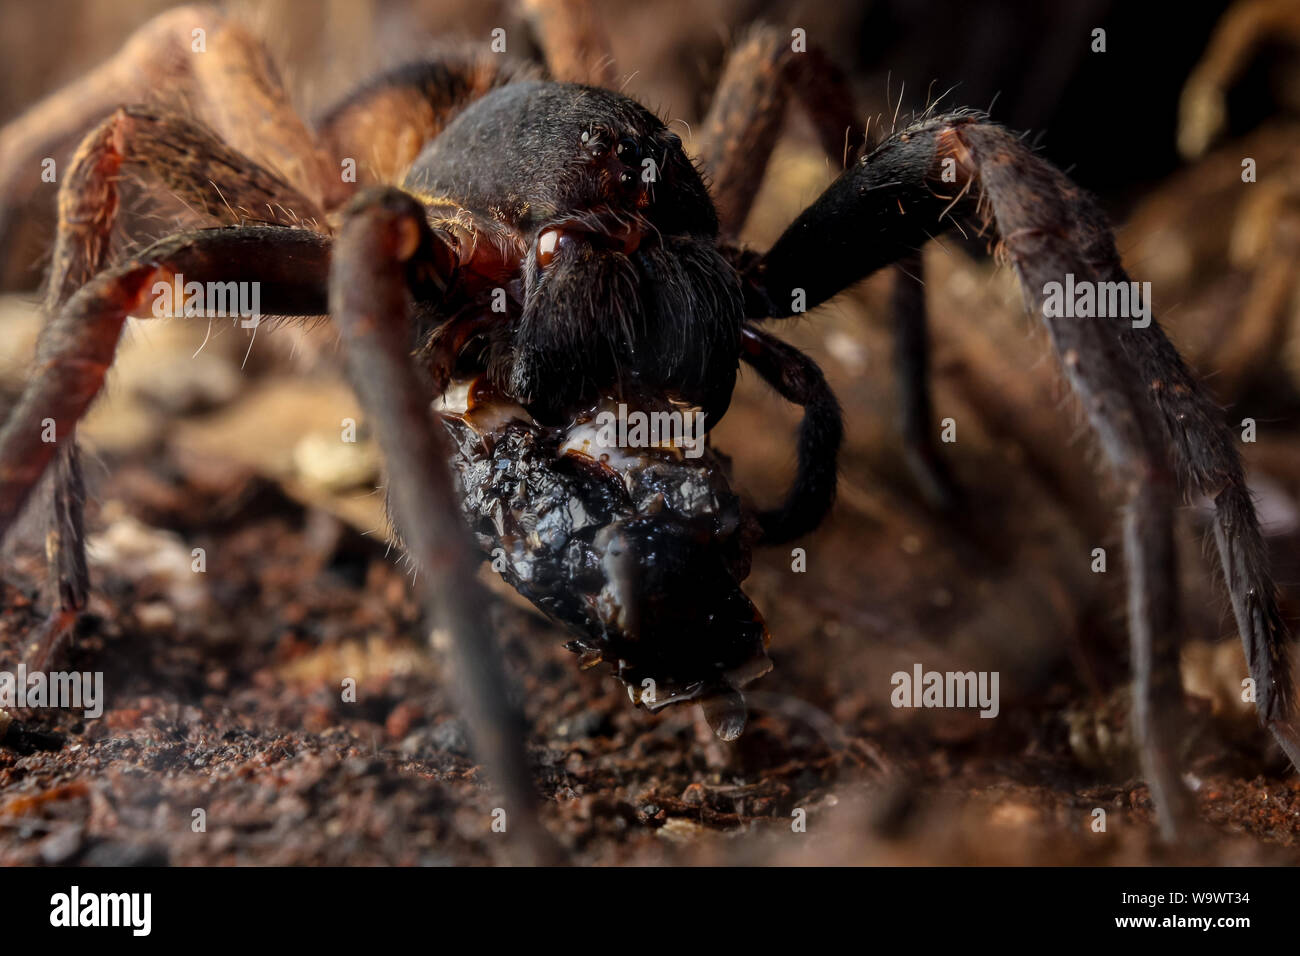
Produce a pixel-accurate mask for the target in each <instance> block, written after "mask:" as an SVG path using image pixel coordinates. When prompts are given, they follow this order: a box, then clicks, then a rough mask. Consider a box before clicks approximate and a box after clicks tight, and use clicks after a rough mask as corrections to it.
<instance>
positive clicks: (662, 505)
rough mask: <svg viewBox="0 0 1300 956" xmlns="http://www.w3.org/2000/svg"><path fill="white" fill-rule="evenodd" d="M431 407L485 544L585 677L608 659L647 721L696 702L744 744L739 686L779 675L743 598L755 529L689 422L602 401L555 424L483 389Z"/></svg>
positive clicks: (640, 402)
mask: <svg viewBox="0 0 1300 956" xmlns="http://www.w3.org/2000/svg"><path fill="white" fill-rule="evenodd" d="M435 410H436V411H437V412H438V413H439V414H440V415H441V416H442V420H443V421H444V422H445V424H446V427H447V429H448V431H449V432H450V433H451V435H452V438H453V440H454V447H455V452H454V455H453V465H454V467H455V469H456V472H457V474H458V475H459V478H460V481H461V485H462V487H463V490H464V510H465V515H466V518H467V519H468V521H469V523H470V527H471V528H472V529H473V531H474V533H475V535H476V536H477V538H478V542H479V545H480V547H481V548H482V549H483V550H484V552H485V553H486V554H488V555H490V556H491V560H492V566H493V569H494V570H495V571H496V572H498V573H499V574H501V576H502V577H503V578H504V579H505V580H506V581H508V582H509V583H510V584H511V585H512V586H513V587H514V588H515V589H516V590H518V591H519V593H520V594H522V595H523V596H524V597H525V598H527V599H528V600H529V601H531V602H532V603H533V605H535V606H536V607H537V608H538V609H540V610H541V611H542V612H544V613H545V614H546V615H548V616H549V617H551V618H552V619H554V620H556V621H558V622H560V623H561V624H563V625H564V626H565V627H567V628H568V629H569V631H570V632H571V633H572V634H573V635H574V639H573V640H572V641H570V642H569V643H568V644H567V645H566V647H568V648H569V649H570V650H572V651H574V652H575V653H578V654H579V655H581V666H583V667H584V668H585V667H591V666H595V665H596V664H599V663H602V662H605V663H608V664H609V665H610V666H611V668H612V669H613V671H614V673H615V674H616V675H617V676H618V678H619V679H620V680H621V681H623V683H624V684H625V685H626V687H627V690H628V695H629V696H630V697H631V699H632V701H633V703H636V704H639V705H641V706H644V707H646V708H647V709H649V710H659V709H660V708H662V707H666V706H668V705H669V704H674V703H680V702H684V701H699V702H700V704H701V706H702V707H703V710H704V714H705V717H706V719H707V720H708V722H709V725H710V726H711V727H712V728H713V730H714V732H715V733H716V734H717V735H718V736H719V737H721V738H722V739H724V740H733V739H735V738H736V737H738V736H739V735H740V733H741V731H742V730H743V729H744V726H745V718H746V710H745V702H744V696H743V694H742V688H744V687H745V685H747V684H749V683H750V682H751V681H754V680H756V679H757V678H759V677H761V676H762V675H764V674H766V673H767V672H768V671H769V670H771V668H772V662H771V660H770V659H769V658H768V656H767V645H768V642H769V635H768V632H767V628H766V626H765V625H764V623H763V618H762V615H761V614H759V612H758V610H757V609H756V608H755V607H754V604H753V603H752V602H751V601H750V599H749V598H748V597H747V596H746V595H745V593H744V591H743V590H741V587H740V582H741V581H743V580H744V579H745V577H746V576H748V574H749V561H750V552H751V549H752V546H753V543H754V541H755V540H756V539H757V537H758V534H759V530H758V527H757V524H756V523H755V522H754V520H753V519H752V517H751V516H750V515H749V513H748V512H747V511H746V510H745V509H743V508H742V506H741V502H740V499H739V498H737V496H736V495H735V494H734V493H732V491H731V488H730V486H729V484H728V480H727V466H726V463H725V460H724V459H723V458H722V457H721V456H720V455H718V454H717V453H715V452H714V451H713V450H712V449H711V448H709V447H708V442H707V440H706V439H705V437H704V435H703V431H702V429H701V430H700V432H699V433H698V434H691V433H690V428H691V427H692V426H691V425H690V424H689V423H690V422H692V421H698V419H692V418H691V416H692V414H693V412H692V411H691V410H689V409H682V408H680V407H676V406H674V405H673V404H672V403H671V402H669V401H667V400H665V399H662V398H658V397H654V396H651V395H648V394H637V395H632V396H629V395H626V394H624V395H621V396H617V397H616V396H612V395H608V396H604V397H602V398H601V399H600V400H599V401H597V402H596V404H595V405H593V406H592V407H590V408H588V409H585V410H584V411H582V412H581V413H580V414H577V415H575V416H573V418H572V420H571V421H570V422H569V423H568V424H566V425H561V426H551V427H547V426H543V425H540V424H538V423H537V422H536V421H535V420H534V419H533V418H532V416H530V415H529V414H528V412H527V411H526V410H525V409H524V408H523V407H522V406H520V405H518V404H517V403H515V402H513V401H512V400H510V399H509V398H506V397H504V396H502V395H501V394H500V393H499V392H497V391H495V390H493V389H492V388H491V387H490V386H488V385H487V384H486V382H485V381H484V380H483V379H481V378H480V379H476V380H474V381H472V382H460V383H457V384H456V385H453V387H452V388H451V389H449V390H448V391H447V393H446V394H445V395H444V396H443V397H442V398H441V399H440V400H439V401H438V402H437V403H436V405H435ZM674 422H675V423H677V424H672V423H674Z"/></svg>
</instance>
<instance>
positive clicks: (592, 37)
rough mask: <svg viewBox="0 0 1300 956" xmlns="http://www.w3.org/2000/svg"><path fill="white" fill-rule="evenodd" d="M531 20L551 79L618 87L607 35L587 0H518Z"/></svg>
mask: <svg viewBox="0 0 1300 956" xmlns="http://www.w3.org/2000/svg"><path fill="white" fill-rule="evenodd" d="M519 5H520V7H521V8H522V10H523V12H524V14H525V15H526V16H527V17H528V18H529V20H530V21H532V24H533V29H534V30H535V31H536V32H537V39H538V41H539V42H540V43H541V47H542V52H543V54H544V56H545V58H546V67H547V71H548V72H549V73H550V75H551V78H552V79H555V80H559V81H561V82H564V83H586V84H587V85H589V86H603V87H607V88H611V89H613V88H617V86H618V83H617V73H616V71H615V69H614V54H613V52H612V51H611V49H610V45H609V36H608V34H607V33H606V32H605V26H604V24H603V23H602V22H601V19H600V17H599V15H598V14H597V12H596V9H595V6H596V5H595V4H593V3H591V2H590V0H519Z"/></svg>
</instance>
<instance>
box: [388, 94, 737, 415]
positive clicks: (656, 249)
mask: <svg viewBox="0 0 1300 956" xmlns="http://www.w3.org/2000/svg"><path fill="white" fill-rule="evenodd" d="M406 186H407V188H408V189H411V190H412V191H413V192H417V193H418V194H421V195H424V196H431V197H447V198H449V199H451V200H452V201H454V202H455V203H456V204H457V205H459V206H461V207H463V208H465V209H468V210H470V211H471V212H472V213H473V214H474V215H475V216H476V217H478V218H480V219H482V220H485V221H489V222H490V223H491V224H492V228H493V229H494V230H497V231H498V232H500V231H504V232H505V233H506V234H508V235H509V236H510V237H511V240H512V243H513V246H514V248H515V249H516V250H517V252H516V253H515V255H516V256H517V260H518V261H517V270H516V273H515V276H516V281H515V282H514V283H512V284H511V286H509V287H508V292H509V293H510V295H511V298H512V299H514V300H515V303H516V306H517V309H516V312H515V320H514V326H513V329H512V334H511V336H510V340H509V347H508V348H506V349H504V350H501V351H500V352H499V354H497V355H495V356H494V357H493V367H492V369H491V370H490V372H491V374H492V376H493V378H494V379H495V380H496V381H497V384H498V385H500V386H501V387H502V388H504V389H505V390H506V391H508V392H509V393H510V394H511V395H513V396H514V397H516V398H518V399H520V400H521V401H523V402H525V403H527V404H528V405H529V407H530V410H532V411H533V413H534V414H535V415H537V416H538V417H539V418H542V419H552V420H554V419H556V418H560V417H563V416H564V415H566V414H567V413H569V412H571V411H572V410H573V409H575V408H579V407H581V406H582V405H583V404H584V403H587V402H589V400H590V398H591V397H592V396H593V395H595V394H596V393H598V392H599V391H601V390H604V389H609V388H611V387H612V388H614V389H624V388H628V387H630V386H632V385H633V384H634V383H639V384H641V385H647V386H649V387H651V388H652V389H654V390H656V391H659V392H661V393H665V394H668V395H670V396H673V397H676V398H680V399H682V400H685V401H687V402H689V403H691V404H698V405H702V406H704V407H705V408H706V410H707V411H708V412H709V414H710V416H711V417H710V424H711V423H712V420H713V419H715V418H716V417H717V416H718V415H720V414H721V412H722V411H723V410H724V409H725V407H726V401H727V399H729V397H730V394H731V388H732V386H733V384H734V382H735V376H736V365H737V355H738V354H739V337H740V325H741V319H742V312H741V306H742V301H741V291H740V284H739V281H738V279H737V277H736V274H735V270H734V269H733V268H732V267H731V266H730V265H729V264H728V263H727V261H726V260H725V259H724V258H723V257H722V255H721V254H720V253H719V251H718V248H717V235H718V219H717V213H716V212H715V210H714V207H713V202H712V200H711V199H710V197H709V193H708V190H707V189H706V188H705V185H704V183H703V181H702V180H701V178H700V175H699V173H698V172H697V171H696V169H695V167H694V165H693V164H692V163H691V160H690V159H689V158H688V157H687V155H686V153H685V152H684V151H683V149H682V144H681V140H680V139H679V138H678V137H677V136H676V135H675V134H674V133H672V132H671V131H669V130H668V128H667V127H666V126H664V124H663V123H662V122H661V121H660V120H659V119H658V118H657V117H656V116H655V115H654V114H653V113H651V112H650V111H649V110H647V109H646V108H645V107H643V106H641V105H640V104H639V103H637V102H636V101H635V100H631V99H629V98H627V97H625V96H620V95H619V94H617V93H612V92H610V91H608V90H602V89H595V88H592V87H586V86H577V85H572V84H560V83H542V82H536V83H518V84H514V85H510V86H506V87H503V88H501V89H499V90H496V91H494V92H493V93H490V94H488V95H487V96H485V97H483V98H482V99H481V100H479V101H477V102H476V103H474V104H473V105H472V106H470V107H469V108H468V109H466V110H465V112H464V113H462V114H461V115H460V116H459V117H457V118H456V120H454V121H453V122H452V123H451V124H449V125H448V127H447V128H446V130H444V131H443V132H442V134H441V135H439V136H438V137H437V138H436V139H435V140H434V141H433V142H432V143H430V144H429V146H428V147H427V148H426V149H425V151H424V152H423V153H422V154H421V156H420V157H419V159H418V160H417V161H416V163H415V165H414V166H413V167H412V170H411V173H410V174H409V175H408V177H407V181H406Z"/></svg>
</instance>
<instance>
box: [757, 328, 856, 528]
mask: <svg viewBox="0 0 1300 956" xmlns="http://www.w3.org/2000/svg"><path fill="white" fill-rule="evenodd" d="M740 349H741V352H740V355H741V358H742V359H744V360H745V361H746V362H747V363H749V365H750V366H752V367H753V368H754V369H755V371H757V372H758V374H760V375H762V376H763V379H764V381H766V382H767V383H768V384H769V385H771V386H772V387H773V388H774V389H776V391H777V393H778V394H780V396H781V397H782V398H784V399H786V400H787V401H789V402H793V403H794V404H796V405H800V406H802V407H803V410H804V417H803V422H802V424H801V425H800V426H799V467H798V471H797V472H796V474H795V481H794V487H792V488H791V489H790V492H789V493H788V494H787V495H786V499H785V501H784V502H783V503H782V504H781V506H780V507H779V508H776V509H774V510H772V511H764V512H761V513H760V514H759V516H758V520H759V524H760V525H761V526H762V528H763V540H764V541H765V542H768V543H770V544H780V543H782V542H785V541H789V540H791V539H793V538H797V537H799V536H800V535H804V534H807V533H808V532H810V531H812V530H813V529H814V528H816V527H817V526H818V525H819V524H821V522H822V519H823V518H825V517H826V514H827V512H829V511H830V510H831V505H833V504H834V503H835V483H836V464H837V461H838V458H839V451H840V442H841V441H842V440H843V437H844V424H843V421H842V420H841V418H840V405H839V402H838V401H836V399H835V395H834V394H833V393H832V392H831V390H830V386H828V385H827V384H826V377H825V376H824V375H822V370H821V369H819V368H818V367H817V364H816V363H815V362H813V360H812V359H810V358H809V357H808V356H806V355H804V354H803V353H802V352H800V351H799V350H798V349H796V348H795V347H794V346H792V345H788V344H786V343H785V342H782V341H781V340H780V339H778V338H777V337H776V336H774V335H770V334H769V333H767V332H764V331H762V330H760V329H757V328H755V327H754V326H752V325H746V326H745V327H744V329H743V330H742V332H741V341H740Z"/></svg>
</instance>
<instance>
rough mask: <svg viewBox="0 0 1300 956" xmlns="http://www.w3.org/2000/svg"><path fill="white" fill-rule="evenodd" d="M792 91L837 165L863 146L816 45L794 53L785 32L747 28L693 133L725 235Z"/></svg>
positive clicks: (847, 95)
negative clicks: (699, 127) (697, 137)
mask: <svg viewBox="0 0 1300 956" xmlns="http://www.w3.org/2000/svg"><path fill="white" fill-rule="evenodd" d="M791 96H793V97H795V98H797V99H798V100H799V103H800V105H801V106H803V108H804V109H805V110H807V112H808V114H809V116H810V117H811V118H812V120H813V124H814V126H815V127H816V129H817V134H818V137H819V138H820V140H821V144H822V147H823V148H824V149H825V150H826V155H827V156H829V157H830V159H831V161H832V162H834V163H835V164H836V168H839V167H840V166H842V165H843V164H844V163H845V162H847V161H848V159H850V158H851V157H852V155H853V154H854V153H855V151H856V150H857V149H858V148H859V147H860V146H861V145H862V141H863V137H864V135H865V131H864V129H863V127H862V123H861V122H860V121H859V120H858V119H856V118H855V116H854V112H853V105H852V104H853V96H852V93H851V92H850V90H849V87H848V82H847V80H846V79H845V77H844V74H843V73H842V72H841V71H840V69H839V68H838V67H837V66H835V64H834V63H832V62H831V61H830V60H829V59H828V58H827V57H826V55H825V54H824V53H822V51H821V50H820V49H819V48H818V47H816V46H815V45H814V46H810V47H809V48H808V49H807V50H806V51H804V52H795V51H794V49H793V44H792V39H791V37H790V34H789V33H784V32H782V31H780V30H778V29H776V28H774V27H767V26H758V27H754V28H752V29H751V30H749V31H748V32H747V33H746V34H745V35H744V36H743V37H742V38H741V39H740V41H739V42H738V43H737V44H736V46H735V47H734V48H733V49H732V51H731V53H730V54H729V55H728V57H727V62H726V65H725V66H724V67H723V72H722V78H721V79H720V80H719V81H718V87H717V90H716V91H715V93H714V96H713V103H712V105H710V107H709V113H708V116H706V117H705V119H704V125H703V126H702V127H701V129H700V136H699V158H700V161H701V164H702V165H703V166H704V169H705V170H706V171H707V172H708V173H709V175H710V177H711V178H712V181H713V198H714V201H715V202H716V203H717V206H718V218H719V221H720V222H721V224H722V232H723V234H724V235H735V234H736V233H737V232H739V231H740V228H741V227H742V226H743V225H744V224H745V219H746V218H748V216H749V211H750V209H751V208H752V206H753V204H754V197H755V196H756V195H757V194H758V187H759V185H760V184H761V183H762V181H763V176H764V174H765V173H766V172H767V164H768V160H769V159H771V156H772V150H773V149H774V148H775V146H776V140H777V136H778V135H779V134H780V132H781V125H782V123H783V122H784V119H785V112H786V107H787V105H788V104H789V102H790V98H791Z"/></svg>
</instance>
